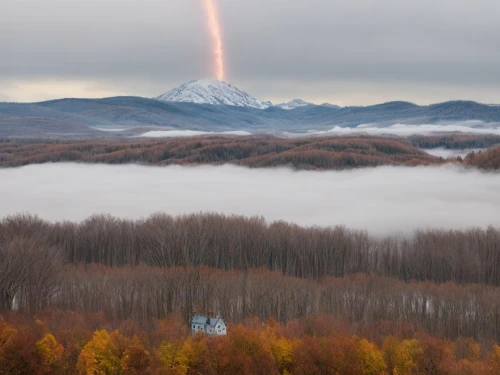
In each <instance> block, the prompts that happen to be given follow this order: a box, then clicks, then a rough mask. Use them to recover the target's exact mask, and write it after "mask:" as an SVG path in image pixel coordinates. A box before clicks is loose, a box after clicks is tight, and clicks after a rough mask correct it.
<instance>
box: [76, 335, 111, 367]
mask: <svg viewBox="0 0 500 375" xmlns="http://www.w3.org/2000/svg"><path fill="white" fill-rule="evenodd" d="M120 362H121V361H120V356H119V353H118V350H117V348H116V345H115V343H114V342H113V339H112V336H111V335H110V334H109V333H108V332H107V331H106V330H101V331H96V332H94V335H93V337H92V340H90V341H89V342H88V343H87V345H85V346H84V348H83V349H82V351H81V353H80V356H79V357H78V362H77V364H76V371H77V373H78V374H80V375H114V374H119V373H120V371H121V363H120Z"/></svg>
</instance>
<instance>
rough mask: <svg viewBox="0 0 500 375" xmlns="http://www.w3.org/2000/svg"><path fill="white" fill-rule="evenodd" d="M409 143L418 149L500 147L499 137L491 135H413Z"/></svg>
mask: <svg viewBox="0 0 500 375" xmlns="http://www.w3.org/2000/svg"><path fill="white" fill-rule="evenodd" d="M409 140H410V141H411V143H412V144H413V145H414V146H415V147H418V148H438V147H443V148H447V149H467V148H489V147H492V146H496V145H500V135H492V134H484V135H483V134H481V135H473V134H443V135H428V136H427V135H426V136H424V135H414V136H411V137H409Z"/></svg>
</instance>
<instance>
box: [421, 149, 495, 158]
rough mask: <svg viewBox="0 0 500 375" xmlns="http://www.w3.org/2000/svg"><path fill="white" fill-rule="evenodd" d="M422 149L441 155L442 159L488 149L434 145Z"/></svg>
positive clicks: (462, 156) (464, 155) (430, 153)
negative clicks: (452, 147)
mask: <svg viewBox="0 0 500 375" xmlns="http://www.w3.org/2000/svg"><path fill="white" fill-rule="evenodd" d="M422 151H425V152H427V153H428V154H429V155H433V156H438V157H442V158H443V159H448V158H457V157H459V156H460V157H461V158H464V157H466V156H467V155H468V154H470V153H471V152H476V153H477V152H483V151H488V149H487V148H464V149H449V148H444V147H436V148H425V149H422Z"/></svg>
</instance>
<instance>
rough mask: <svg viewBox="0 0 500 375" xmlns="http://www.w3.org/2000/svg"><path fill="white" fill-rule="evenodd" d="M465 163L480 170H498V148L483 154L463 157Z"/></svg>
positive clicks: (499, 160)
mask: <svg viewBox="0 0 500 375" xmlns="http://www.w3.org/2000/svg"><path fill="white" fill-rule="evenodd" d="M464 161H465V163H466V164H467V165H470V166H474V167H476V168H480V169H486V170H498V169H500V147H496V148H493V149H491V150H488V151H485V152H472V153H470V154H468V155H467V156H466V157H465V160H464Z"/></svg>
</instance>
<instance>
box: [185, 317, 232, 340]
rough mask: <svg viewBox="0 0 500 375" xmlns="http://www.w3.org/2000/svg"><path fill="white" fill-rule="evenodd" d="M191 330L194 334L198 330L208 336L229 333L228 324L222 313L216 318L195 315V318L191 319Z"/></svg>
mask: <svg viewBox="0 0 500 375" xmlns="http://www.w3.org/2000/svg"><path fill="white" fill-rule="evenodd" d="M191 332H192V334H193V336H194V335H196V334H197V333H198V332H201V333H204V334H206V335H208V336H212V335H218V336H221V335H226V334H227V326H226V323H225V322H224V320H223V319H222V317H221V316H220V315H217V316H216V317H215V318H210V317H206V316H203V315H195V316H193V319H191Z"/></svg>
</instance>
